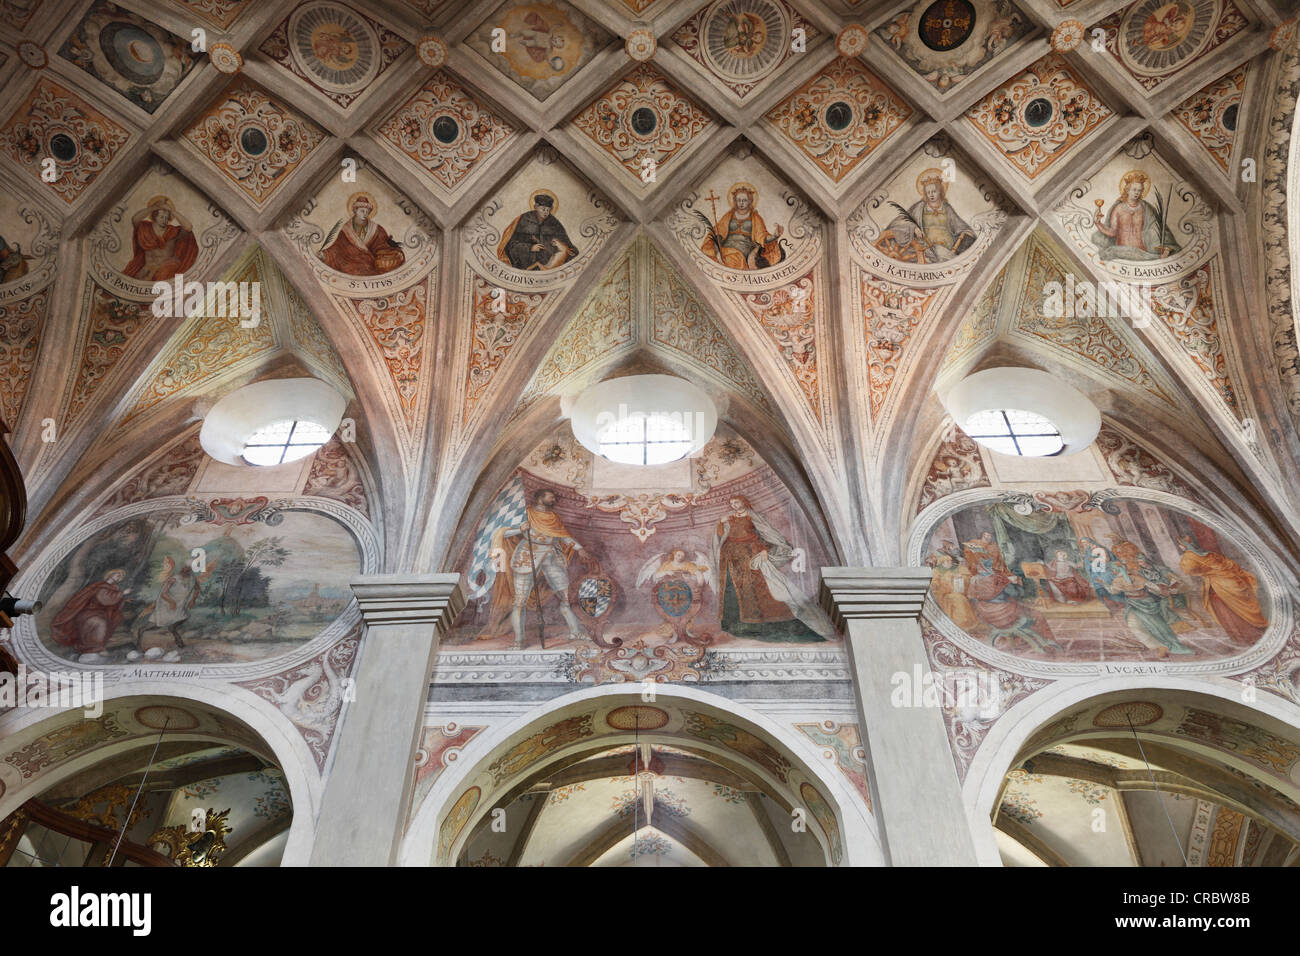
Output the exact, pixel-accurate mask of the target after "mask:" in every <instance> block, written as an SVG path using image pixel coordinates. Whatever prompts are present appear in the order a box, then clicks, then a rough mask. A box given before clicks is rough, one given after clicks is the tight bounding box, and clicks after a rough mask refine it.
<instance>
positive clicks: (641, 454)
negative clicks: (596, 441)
mask: <svg viewBox="0 0 1300 956" xmlns="http://www.w3.org/2000/svg"><path fill="white" fill-rule="evenodd" d="M645 448H646V446H645V443H644V442H635V443H628V444H613V445H606V444H602V445H601V446H600V454H601V456H602V457H604V458H608V459H609V460H610V461H614V462H618V463H619V464H620V465H643V464H645Z"/></svg>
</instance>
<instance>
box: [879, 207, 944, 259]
mask: <svg viewBox="0 0 1300 956" xmlns="http://www.w3.org/2000/svg"><path fill="white" fill-rule="evenodd" d="M888 203H889V205H891V206H893V207H894V208H895V209H897V210H898V214H899V216H901V217H902V218H904V219H906V220H907V221H908V222H910V223H911V224H912V228H913V229H915V230H916V234H917V235H918V236H920V237H921V241H922V242H924V243H925V244H926V245H927V246H929V247H930V248H931V249H934V243H932V242H931V241H930V237H929V236H927V235H926V234H925V227H924V226H922V225H921V224H920V223H919V222H917V221H916V217H915V216H913V215H912V214H911V213H910V212H908V211H907V209H906V208H904V207H903V206H902V205H900V204H899V203H896V202H894V200H892V199H890V200H888Z"/></svg>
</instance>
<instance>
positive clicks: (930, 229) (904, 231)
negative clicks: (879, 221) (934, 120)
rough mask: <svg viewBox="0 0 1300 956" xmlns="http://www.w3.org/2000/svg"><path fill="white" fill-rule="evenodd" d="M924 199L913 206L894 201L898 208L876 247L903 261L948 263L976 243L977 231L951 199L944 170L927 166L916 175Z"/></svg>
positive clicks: (917, 189) (917, 184) (917, 185)
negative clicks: (944, 177)
mask: <svg viewBox="0 0 1300 956" xmlns="http://www.w3.org/2000/svg"><path fill="white" fill-rule="evenodd" d="M916 191H917V193H918V194H919V195H920V197H921V198H920V199H919V200H917V201H916V202H914V203H913V204H912V206H911V208H909V209H904V208H903V207H902V206H901V205H899V204H898V203H890V205H891V206H893V207H894V208H895V209H896V210H897V211H898V215H897V216H895V217H894V219H893V221H892V222H890V224H889V226H888V227H887V228H886V229H885V231H884V232H882V233H881V234H880V238H879V239H878V240H876V243H875V245H876V248H877V249H879V250H880V251H881V252H883V253H884V254H885V255H887V256H889V257H890V258H891V259H897V260H899V261H900V262H915V263H918V264H924V263H929V262H944V261H945V260H948V259H952V258H953V257H955V256H959V255H961V254H962V253H963V252H965V251H966V250H967V249H969V248H970V247H971V246H972V245H974V244H975V230H974V228H972V227H971V225H970V224H969V223H968V222H966V220H965V219H963V218H962V217H961V216H959V215H958V214H957V210H956V209H954V208H953V207H952V203H950V202H948V184H947V183H945V182H944V179H943V171H942V170H940V169H927V170H924V171H923V172H922V173H921V175H919V176H917V177H916Z"/></svg>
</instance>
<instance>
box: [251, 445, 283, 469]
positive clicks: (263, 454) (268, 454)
mask: <svg viewBox="0 0 1300 956" xmlns="http://www.w3.org/2000/svg"><path fill="white" fill-rule="evenodd" d="M283 454H284V446H283V445H271V446H269V447H268V446H261V447H253V446H252V445H249V446H248V447H246V448H245V449H244V460H245V461H246V462H248V463H249V464H250V465H278V464H280V456H281V455H283Z"/></svg>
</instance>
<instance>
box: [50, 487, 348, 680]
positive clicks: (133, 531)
mask: <svg viewBox="0 0 1300 956" xmlns="http://www.w3.org/2000/svg"><path fill="white" fill-rule="evenodd" d="M260 500H261V501H265V499H260ZM257 501H258V499H255V500H254V503H252V504H250V505H249V507H250V508H255V507H256V502H257ZM244 510H245V512H246V513H245V514H242V515H241V514H239V513H238V512H236V513H235V517H234V519H233V520H232V518H231V516H230V513H225V512H221V511H218V512H212V513H211V514H212V516H213V518H214V520H198V521H191V522H189V523H186V522H185V521H184V520H183V519H182V517H180V516H178V515H177V514H176V512H174V511H166V512H159V513H157V514H152V515H142V516H139V517H135V518H129V519H127V520H125V521H122V522H120V523H118V524H114V525H111V526H109V527H108V528H105V529H103V530H102V531H99V532H97V533H95V534H93V535H91V536H90V537H89V538H87V539H86V540H85V541H84V542H82V543H81V544H80V545H78V546H77V547H76V548H75V549H73V551H72V552H71V553H70V554H68V555H67V556H66V557H65V558H63V560H61V561H60V562H59V564H58V565H57V567H56V568H55V569H54V572H53V573H52V574H51V575H50V577H49V579H48V580H47V581H46V582H45V584H44V586H43V587H42V589H41V600H42V601H43V602H44V608H43V610H42V611H41V613H40V614H39V615H38V617H37V629H38V631H39V633H40V637H41V641H42V643H44V644H45V646H46V647H48V648H49V649H50V650H51V651H53V652H55V653H56V654H59V655H60V656H62V657H65V658H68V659H70V660H75V661H79V662H80V663H83V664H109V663H133V662H136V661H141V660H145V661H162V662H164V663H205V664H213V663H240V662H246V661H256V660H262V659H266V658H269V657H274V656H276V655H278V654H283V653H286V652H288V651H290V650H292V649H294V648H295V647H297V646H300V645H301V644H302V643H303V642H305V641H308V640H310V639H311V638H313V637H315V636H316V635H317V634H319V633H320V632H321V630H322V629H324V628H325V627H327V626H328V625H329V624H330V623H331V622H332V621H333V620H334V619H335V618H336V617H338V615H339V614H340V613H342V611H343V610H344V608H345V607H347V605H348V602H349V601H350V600H351V597H352V593H351V590H350V588H349V580H350V579H351V578H352V577H354V576H356V575H357V574H358V573H360V570H361V566H360V556H359V552H358V549H357V545H356V543H355V541H354V539H353V538H352V535H351V534H350V533H349V532H348V531H347V530H346V529H345V528H344V527H343V526H342V525H340V524H339V523H337V522H336V521H334V520H332V519H330V518H327V517H325V516H324V515H319V514H311V513H308V512H301V511H291V512H274V511H272V510H271V509H263V510H262V511H260V512H254V513H252V514H251V515H250V514H248V513H247V510H248V509H244ZM241 519H242V520H241ZM276 519H279V520H276ZM196 549H197V551H196ZM198 554H201V555H202V558H201V560H198Z"/></svg>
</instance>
